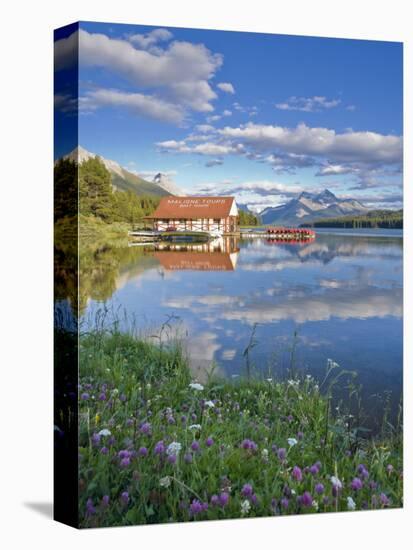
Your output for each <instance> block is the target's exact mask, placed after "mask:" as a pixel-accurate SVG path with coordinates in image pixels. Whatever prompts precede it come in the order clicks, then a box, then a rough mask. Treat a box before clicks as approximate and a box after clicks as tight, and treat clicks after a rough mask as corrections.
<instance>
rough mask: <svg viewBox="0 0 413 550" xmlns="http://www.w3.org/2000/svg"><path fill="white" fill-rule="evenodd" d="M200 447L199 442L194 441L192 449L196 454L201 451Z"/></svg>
mask: <svg viewBox="0 0 413 550" xmlns="http://www.w3.org/2000/svg"><path fill="white" fill-rule="evenodd" d="M200 448H201V447H200V445H199V443H198V441H193V442H192V444H191V449H192V450H193V451H194V452H195V453H196V452H198V451H199V449H200Z"/></svg>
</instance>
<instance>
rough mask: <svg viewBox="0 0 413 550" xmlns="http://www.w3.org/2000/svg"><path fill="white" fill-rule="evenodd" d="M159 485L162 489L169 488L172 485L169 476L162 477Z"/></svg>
mask: <svg viewBox="0 0 413 550" xmlns="http://www.w3.org/2000/svg"><path fill="white" fill-rule="evenodd" d="M159 485H160V486H161V487H165V488H168V487H169V486H170V485H171V478H170V477H169V476H165V477H161V479H160V480H159Z"/></svg>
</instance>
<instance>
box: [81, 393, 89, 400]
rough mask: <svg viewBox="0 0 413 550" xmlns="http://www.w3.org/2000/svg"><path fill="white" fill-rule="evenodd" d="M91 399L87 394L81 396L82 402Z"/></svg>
mask: <svg viewBox="0 0 413 550" xmlns="http://www.w3.org/2000/svg"><path fill="white" fill-rule="evenodd" d="M89 398H90V395H89V394H88V393H87V392H84V393H82V395H81V396H80V399H81V400H82V401H87V400H88V399H89Z"/></svg>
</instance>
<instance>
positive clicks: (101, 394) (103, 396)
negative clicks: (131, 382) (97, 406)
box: [99, 392, 106, 401]
mask: <svg viewBox="0 0 413 550" xmlns="http://www.w3.org/2000/svg"><path fill="white" fill-rule="evenodd" d="M99 401H106V393H105V392H102V393H100V394H99Z"/></svg>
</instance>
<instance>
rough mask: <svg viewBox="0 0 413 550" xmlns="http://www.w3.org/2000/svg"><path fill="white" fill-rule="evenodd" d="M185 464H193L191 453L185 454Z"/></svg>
mask: <svg viewBox="0 0 413 550" xmlns="http://www.w3.org/2000/svg"><path fill="white" fill-rule="evenodd" d="M184 462H186V464H191V462H192V454H191V453H185V454H184Z"/></svg>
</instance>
